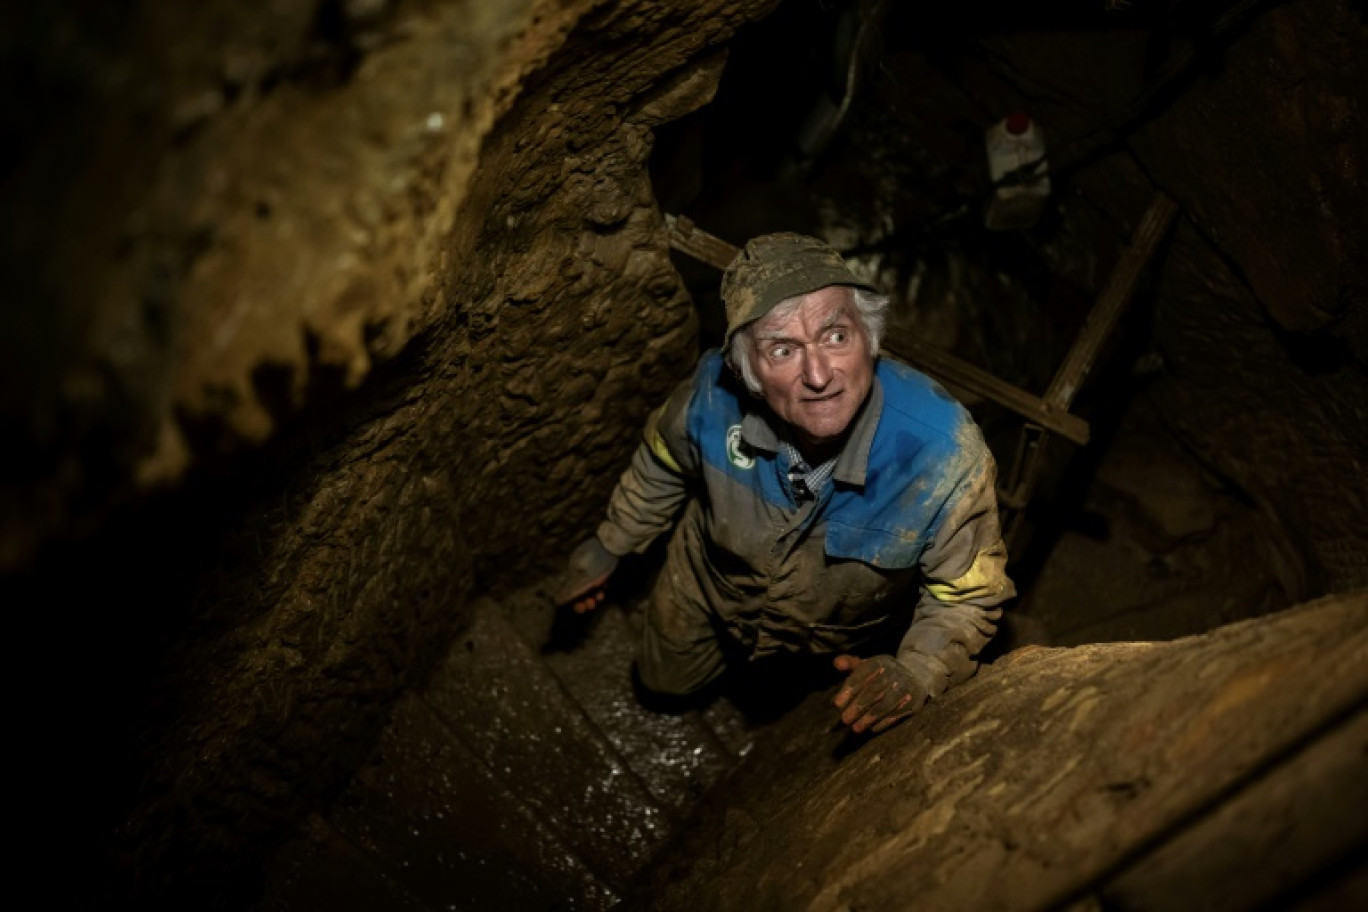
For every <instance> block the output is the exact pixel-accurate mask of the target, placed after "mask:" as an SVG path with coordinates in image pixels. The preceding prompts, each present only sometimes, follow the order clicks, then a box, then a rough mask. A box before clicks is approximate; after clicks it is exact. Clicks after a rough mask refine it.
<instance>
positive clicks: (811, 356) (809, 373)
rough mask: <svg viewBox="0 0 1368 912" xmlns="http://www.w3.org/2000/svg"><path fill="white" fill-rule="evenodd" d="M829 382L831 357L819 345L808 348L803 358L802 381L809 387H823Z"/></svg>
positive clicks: (817, 388) (818, 388) (816, 388)
mask: <svg viewBox="0 0 1368 912" xmlns="http://www.w3.org/2000/svg"><path fill="white" fill-rule="evenodd" d="M830 382H831V359H830V357H829V356H828V355H827V353H826V352H824V351H822V349H821V346H813V347H812V348H810V349H808V351H807V356H806V357H805V358H803V383H804V385H806V386H807V387H808V388H809V389H815V390H820V389H825V388H826V385H827V384H828V383H830Z"/></svg>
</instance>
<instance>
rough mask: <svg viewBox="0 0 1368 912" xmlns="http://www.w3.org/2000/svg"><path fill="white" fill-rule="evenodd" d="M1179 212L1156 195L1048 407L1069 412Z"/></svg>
mask: <svg viewBox="0 0 1368 912" xmlns="http://www.w3.org/2000/svg"><path fill="white" fill-rule="evenodd" d="M1177 212H1178V205H1177V203H1175V202H1174V201H1173V199H1172V198H1171V197H1169V196H1168V195H1166V194H1164V193H1160V194H1159V195H1158V196H1156V197H1155V199H1154V202H1153V203H1151V204H1150V207H1149V209H1148V210H1146V212H1145V215H1144V217H1143V218H1141V220H1140V225H1139V227H1137V228H1136V229H1135V235H1134V236H1133V237H1132V238H1131V242H1130V246H1129V247H1127V248H1126V251H1125V252H1124V253H1123V254H1121V259H1120V261H1118V262H1117V264H1116V268H1115V269H1113V270H1112V274H1111V278H1110V279H1109V280H1108V282H1107V287H1106V288H1105V289H1104V290H1103V292H1102V295H1101V297H1099V298H1098V299H1097V303H1096V304H1094V305H1093V309H1092V310H1091V311H1089V312H1088V319H1087V320H1086V321H1084V323H1083V329H1082V330H1081V331H1079V333H1078V338H1077V339H1075V340H1074V344H1073V346H1072V347H1071V348H1070V349H1069V353H1068V354H1067V355H1065V357H1064V363H1063V364H1061V365H1060V366H1059V370H1058V371H1056V372H1055V376H1054V380H1053V381H1051V383H1050V388H1049V389H1048V390H1046V391H1045V402H1046V404H1047V405H1048V406H1050V407H1052V408H1056V409H1062V410H1064V411H1066V412H1067V411H1068V409H1069V406H1071V405H1072V404H1073V400H1074V396H1075V395H1076V394H1077V393H1078V390H1079V387H1080V386H1082V384H1083V380H1084V379H1085V378H1086V377H1087V375H1088V371H1089V370H1091V369H1092V366H1093V362H1094V361H1096V360H1097V354H1098V352H1099V351H1101V350H1102V346H1103V345H1104V344H1105V343H1106V341H1107V339H1108V338H1109V337H1110V336H1111V332H1112V330H1113V329H1114V328H1115V327H1116V321H1117V320H1118V319H1120V317H1121V313H1122V312H1123V311H1124V310H1125V309H1126V305H1127V304H1129V303H1130V299H1131V295H1132V294H1133V293H1134V291H1135V285H1136V282H1137V281H1139V279H1140V273H1141V272H1143V271H1144V268H1145V266H1146V265H1147V264H1148V263H1149V261H1150V257H1151V256H1153V255H1154V251H1155V249H1156V248H1158V246H1159V242H1160V241H1161V240H1163V238H1164V235H1165V234H1166V233H1167V232H1168V228H1169V225H1170V224H1172V222H1173V217H1174V215H1175V214H1177Z"/></svg>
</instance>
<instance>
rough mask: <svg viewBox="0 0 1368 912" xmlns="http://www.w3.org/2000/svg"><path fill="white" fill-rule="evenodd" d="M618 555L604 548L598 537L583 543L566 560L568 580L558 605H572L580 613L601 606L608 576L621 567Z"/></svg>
mask: <svg viewBox="0 0 1368 912" xmlns="http://www.w3.org/2000/svg"><path fill="white" fill-rule="evenodd" d="M617 565H618V559H617V556H616V555H615V554H612V553H611V552H609V551H608V549H607V548H605V547H603V544H602V543H601V542H600V541H599V540H598V536H597V535H594V536H590V537H589V538H588V539H586V540H585V541H583V542H581V543H580V544H579V546H578V547H577V548H575V550H574V551H572V552H571V554H570V560H569V561H567V562H566V567H565V577H564V582H562V583H561V586H560V589H558V590H557V592H556V604H557V605H570V606H571V607H573V608H574V609H575V612H576V613H577V614H583V613H584V612H586V611H591V610H593V609H594V608H596V607H598V604H599V603H600V602H602V601H603V598H604V594H605V593H604V586H605V585H606V584H607V583H608V577H610V576H612V575H613V571H614V570H616V569H617Z"/></svg>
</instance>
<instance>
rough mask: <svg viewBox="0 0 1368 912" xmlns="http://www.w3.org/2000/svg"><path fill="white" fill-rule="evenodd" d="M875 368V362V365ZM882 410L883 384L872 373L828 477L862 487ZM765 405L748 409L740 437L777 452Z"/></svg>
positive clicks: (777, 444) (774, 433) (757, 447)
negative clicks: (866, 390) (871, 379)
mask: <svg viewBox="0 0 1368 912" xmlns="http://www.w3.org/2000/svg"><path fill="white" fill-rule="evenodd" d="M875 367H876V369H877V367H878V365H877V363H876V365H875ZM882 413H883V386H882V385H881V384H880V383H879V375H878V373H877V370H876V373H875V374H874V382H873V383H872V384H871V385H870V387H869V395H868V396H866V397H865V402H864V405H863V406H862V407H861V408H860V410H859V411H858V412H856V413H855V420H854V423H853V425H852V427H851V429H850V436H849V437H847V438H846V442H845V446H843V447H841V452H840V454H839V455H838V456H837V457H836V464H835V465H834V466H833V467H832V470H831V477H832V478H834V479H836V480H837V481H839V482H842V483H844V484H850V485H855V486H857V487H861V488H862V487H864V483H865V477H866V475H867V473H868V469H869V448H870V447H871V446H872V445H873V444H874V432H875V431H876V430H878V427H879V416H880V415H881V414H882ZM777 420H778V419H776V418H775V417H774V416H773V414H772V413H771V412H770V410H769V409H767V408H757V409H752V410H750V411H748V412H747V413H746V414H745V416H744V417H743V418H742V419H741V439H742V440H744V441H745V442H746V443H747V444H749V445H750V446H752V447H755V448H756V449H759V450H764V451H766V452H768V453H778V452H779V441H780V435H779V433H778V432H777V431H776V430H775V428H774V424H773V422H775V421H777Z"/></svg>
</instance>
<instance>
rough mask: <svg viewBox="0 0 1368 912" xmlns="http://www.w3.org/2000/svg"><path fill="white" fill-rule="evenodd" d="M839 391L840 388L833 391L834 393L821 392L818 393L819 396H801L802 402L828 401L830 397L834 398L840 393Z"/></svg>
mask: <svg viewBox="0 0 1368 912" xmlns="http://www.w3.org/2000/svg"><path fill="white" fill-rule="evenodd" d="M841 393H842V390H837V391H836V392H834V393H823V394H822V395H820V396H805V397H803V401H804V402H814V403H817V402H830V401H831V400H832V399H835V398H836V397H837V396H839V395H841Z"/></svg>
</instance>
